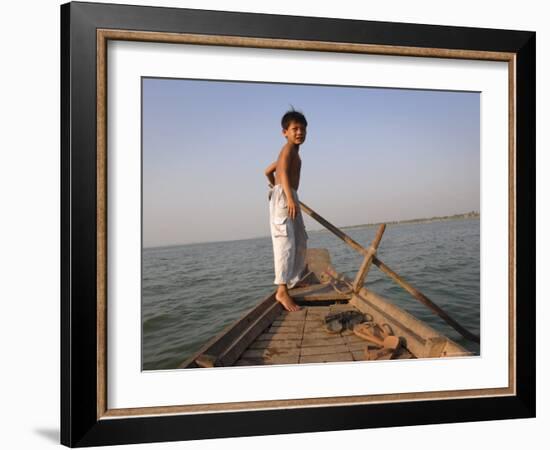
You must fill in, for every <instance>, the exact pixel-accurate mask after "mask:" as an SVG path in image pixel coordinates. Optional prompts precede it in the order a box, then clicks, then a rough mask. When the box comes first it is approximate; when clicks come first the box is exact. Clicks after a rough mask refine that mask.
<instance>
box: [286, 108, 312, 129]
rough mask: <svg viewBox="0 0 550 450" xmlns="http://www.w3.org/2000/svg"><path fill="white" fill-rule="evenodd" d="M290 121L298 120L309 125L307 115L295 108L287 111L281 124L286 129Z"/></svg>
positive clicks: (305, 125) (304, 124) (301, 123)
mask: <svg viewBox="0 0 550 450" xmlns="http://www.w3.org/2000/svg"><path fill="white" fill-rule="evenodd" d="M290 122H298V123H299V124H300V125H303V126H304V127H307V120H306V117H305V116H304V115H303V114H302V113H301V112H299V111H296V110H295V109H294V108H292V109H291V110H289V111H287V112H286V113H285V115H284V116H283V118H282V119H281V126H282V127H283V130H286V129H287V128H288V126H289V125H290Z"/></svg>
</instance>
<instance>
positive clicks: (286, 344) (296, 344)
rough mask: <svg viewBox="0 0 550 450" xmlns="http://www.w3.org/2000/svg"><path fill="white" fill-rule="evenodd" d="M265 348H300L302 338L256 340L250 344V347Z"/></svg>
mask: <svg viewBox="0 0 550 450" xmlns="http://www.w3.org/2000/svg"><path fill="white" fill-rule="evenodd" d="M265 348H300V339H294V340H292V339H290V340H280V341H271V340H269V341H268V340H266V341H259V340H256V341H254V342H252V344H250V346H249V347H248V349H251V350H252V349H265Z"/></svg>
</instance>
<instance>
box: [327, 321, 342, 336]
mask: <svg viewBox="0 0 550 450" xmlns="http://www.w3.org/2000/svg"><path fill="white" fill-rule="evenodd" d="M325 330H326V331H327V333H330V334H337V333H341V332H342V331H343V330H344V325H343V324H342V322H341V321H340V320H338V318H333V319H332V320H328V321H327V320H326V319H325Z"/></svg>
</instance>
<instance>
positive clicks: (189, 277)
mask: <svg viewBox="0 0 550 450" xmlns="http://www.w3.org/2000/svg"><path fill="white" fill-rule="evenodd" d="M479 224H480V222H479V219H478V218H475V219H458V220H449V221H442V222H431V223H416V224H399V225H388V226H387V227H386V231H385V233H384V236H383V238H382V241H381V244H380V247H379V249H378V254H377V255H378V257H379V258H380V259H381V260H382V261H384V263H385V264H387V265H388V266H389V267H391V268H392V269H393V270H394V271H395V272H397V273H398V274H399V275H401V276H402V277H403V278H405V280H407V281H408V282H409V283H410V284H412V285H413V286H414V287H416V288H417V289H418V290H420V291H421V292H422V293H424V294H425V295H426V296H427V297H428V298H429V299H430V300H432V301H433V302H435V303H436V304H437V305H439V306H440V307H442V308H443V309H444V310H445V311H446V312H447V313H449V315H450V316H451V317H453V318H454V319H455V320H456V321H458V322H459V323H460V324H462V325H463V326H464V327H465V328H467V329H469V330H470V331H472V332H473V333H475V334H478V335H479V331H480V330H479V321H480V317H479V311H480V296H479V292H480V288H479V285H480V282H479V280H480V274H479V260H480V247H479V234H480V227H479ZM344 231H345V232H346V233H347V234H348V235H350V236H351V237H352V238H353V239H354V240H355V241H357V242H359V243H362V244H364V245H365V246H367V245H368V244H369V243H370V242H371V241H372V240H373V238H374V235H375V233H376V227H362V228H352V229H347V230H344ZM308 235H309V240H308V246H309V247H312V248H326V249H328V250H329V252H330V255H331V260H332V265H333V267H334V268H335V269H336V270H338V271H339V272H341V273H344V274H346V275H347V276H348V277H350V278H352V279H353V278H354V277H355V273H356V272H357V270H358V269H359V267H360V265H361V261H362V256H361V255H359V254H358V253H357V252H356V251H354V250H353V249H351V248H350V247H349V246H347V245H346V244H345V243H344V242H342V241H341V240H340V239H338V238H337V237H336V236H334V235H333V234H332V233H331V232H329V231H326V230H322V231H309V230H308ZM273 279H274V274H273V250H272V245H271V237H270V236H267V237H261V238H255V239H246V240H239V241H227V242H210V243H201V244H189V245H179V246H172V247H158V248H146V249H144V250H143V279H142V325H143V327H142V355H143V369H144V370H159V369H174V368H176V367H177V366H178V365H179V364H180V363H181V362H182V361H184V360H185V359H186V358H187V357H188V356H190V355H191V354H192V353H193V352H195V351H196V350H198V349H199V348H200V347H201V346H202V345H203V344H204V343H205V342H206V341H207V340H209V339H210V338H212V337H213V336H214V335H215V334H217V333H219V332H220V331H221V330H222V329H223V328H224V327H225V326H227V325H228V324H229V323H231V322H233V321H235V320H236V319H238V318H240V317H241V316H242V314H243V313H244V312H245V311H247V310H248V309H250V308H251V307H253V306H255V305H256V304H257V303H259V302H260V301H261V300H262V299H264V298H265V297H266V296H267V295H269V294H270V293H271V292H272V291H273V290H274V289H275V285H274V284H273ZM366 285H367V287H368V288H369V289H372V290H373V291H375V292H377V293H379V294H381V295H382V296H384V297H386V298H388V299H391V300H392V301H393V302H394V303H395V304H397V305H398V306H400V307H402V308H403V309H405V310H407V311H408V312H410V313H411V314H413V315H414V316H416V317H417V318H418V319H420V320H423V321H425V322H426V323H428V324H429V325H430V326H432V327H433V328H435V329H436V330H437V331H439V332H441V333H443V334H445V335H446V336H448V337H449V338H451V339H453V340H455V341H456V342H458V343H459V344H461V345H463V346H464V347H466V348H467V349H468V350H471V351H473V352H476V353H478V352H479V346H478V345H477V344H472V343H470V342H469V341H467V340H465V339H464V338H462V337H461V336H460V335H459V334H458V333H457V332H455V331H454V330H453V329H452V328H450V327H449V326H448V325H447V324H446V323H445V322H444V321H443V320H442V319H440V318H439V317H438V316H436V315H435V314H434V313H433V312H431V310H429V309H428V308H427V307H425V306H424V305H422V304H421V303H420V302H418V301H417V300H416V299H414V298H413V297H412V296H411V295H410V294H408V293H407V292H405V291H404V290H403V289H402V288H401V287H399V286H398V285H397V284H395V282H393V281H392V280H391V279H390V278H389V277H388V276H387V275H385V274H383V273H382V272H380V271H379V270H378V268H376V267H375V266H372V268H371V270H370V271H369V275H368V278H367V284H366Z"/></svg>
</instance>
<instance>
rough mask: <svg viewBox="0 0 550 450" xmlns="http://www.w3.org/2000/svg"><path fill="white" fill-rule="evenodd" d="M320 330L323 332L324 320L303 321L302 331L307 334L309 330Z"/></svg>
mask: <svg viewBox="0 0 550 450" xmlns="http://www.w3.org/2000/svg"><path fill="white" fill-rule="evenodd" d="M320 331H323V332H325V323H324V322H321V321H320V320H310V321H308V322H305V326H304V333H306V334H307V333H309V332H320ZM325 333H326V332H325ZM326 334H327V336H328V335H329V333H326Z"/></svg>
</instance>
